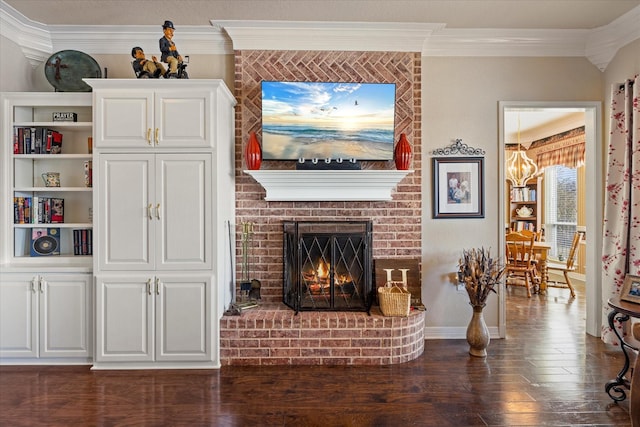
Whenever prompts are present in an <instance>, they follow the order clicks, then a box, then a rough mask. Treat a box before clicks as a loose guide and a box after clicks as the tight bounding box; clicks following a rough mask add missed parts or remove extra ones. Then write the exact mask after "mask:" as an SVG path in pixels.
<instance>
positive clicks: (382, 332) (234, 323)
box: [220, 305, 424, 366]
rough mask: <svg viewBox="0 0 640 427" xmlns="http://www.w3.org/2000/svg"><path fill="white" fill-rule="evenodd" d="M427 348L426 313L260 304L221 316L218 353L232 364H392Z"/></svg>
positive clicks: (223, 360)
mask: <svg viewBox="0 0 640 427" xmlns="http://www.w3.org/2000/svg"><path fill="white" fill-rule="evenodd" d="M423 351H424V312H420V311H412V312H411V313H410V314H409V316H408V317H385V316H383V315H382V314H381V313H380V311H379V309H378V307H373V308H372V310H371V316H369V315H367V313H364V312H317V311H316V312H311V311H302V312H299V313H298V314H297V315H296V314H295V312H294V311H293V310H291V309H289V308H288V307H285V306H284V305H271V306H264V305H263V306H260V307H258V308H254V309H251V310H248V311H245V312H243V313H242V315H241V316H224V317H223V318H222V319H221V321H220V356H221V363H222V365H223V366H230V365H391V364H397V363H404V362H408V361H410V360H413V359H415V358H417V357H418V356H420V355H421V354H422V353H423Z"/></svg>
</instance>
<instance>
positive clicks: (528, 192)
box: [511, 187, 536, 202]
mask: <svg viewBox="0 0 640 427" xmlns="http://www.w3.org/2000/svg"><path fill="white" fill-rule="evenodd" d="M511 201H512V202H535V201H536V190H535V188H529V187H514V188H512V189H511Z"/></svg>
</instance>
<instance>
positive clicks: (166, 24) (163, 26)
mask: <svg viewBox="0 0 640 427" xmlns="http://www.w3.org/2000/svg"><path fill="white" fill-rule="evenodd" d="M162 28H163V29H165V28H171V29H172V30H175V28H174V26H173V22H171V21H164V24H162Z"/></svg>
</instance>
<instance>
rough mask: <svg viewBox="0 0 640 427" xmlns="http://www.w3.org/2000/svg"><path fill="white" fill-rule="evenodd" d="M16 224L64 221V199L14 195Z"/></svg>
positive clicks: (14, 219) (58, 222) (59, 222)
mask: <svg viewBox="0 0 640 427" xmlns="http://www.w3.org/2000/svg"><path fill="white" fill-rule="evenodd" d="M13 223H14V224H61V223H64V199H60V198H56V197H37V196H35V197H14V198H13Z"/></svg>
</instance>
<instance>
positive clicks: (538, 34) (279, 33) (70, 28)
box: [0, 0, 640, 71]
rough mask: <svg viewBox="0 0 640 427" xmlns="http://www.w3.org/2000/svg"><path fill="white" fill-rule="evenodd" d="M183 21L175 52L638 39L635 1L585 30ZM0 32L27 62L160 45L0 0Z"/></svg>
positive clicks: (612, 44)
mask: <svg viewBox="0 0 640 427" xmlns="http://www.w3.org/2000/svg"><path fill="white" fill-rule="evenodd" d="M210 22H211V26H182V27H181V28H180V33H179V42H180V51H181V52H183V53H186V54H189V55H194V54H208V55H211V54H221V55H226V54H232V53H233V50H234V49H237V50H241V49H256V50H346V51H354V50H358V51H395V52H420V53H421V54H422V55H423V56H565V57H571V56H574V57H586V58H588V59H589V61H591V62H592V63H593V64H594V65H595V66H596V67H598V69H600V70H601V71H603V70H605V69H606V67H607V65H608V64H609V62H610V61H611V59H612V58H613V57H614V56H615V54H616V52H617V51H618V49H620V48H621V47H623V46H625V45H626V44H628V43H630V42H632V41H634V40H637V39H640V26H638V24H637V23H638V22H640V6H637V7H635V8H634V9H632V10H631V11H629V12H627V13H626V14H625V15H623V16H621V17H619V18H618V19H616V20H615V21H613V22H611V23H610V24H607V25H605V26H602V27H599V28H594V29H591V30H562V29H560V30H554V29H549V30H547V29H544V30H543V29H485V28H476V29H447V28H445V24H438V23H435V24H429V23H389V22H383V23H380V22H316V21H304V22H296V21H239V20H219V21H210ZM0 35H2V36H3V37H5V38H7V39H9V40H12V41H13V42H15V43H16V44H18V45H19V46H20V48H21V49H22V52H23V53H24V56H25V57H26V58H27V59H28V60H29V62H30V63H31V65H32V66H34V67H36V66H38V65H39V64H41V63H42V62H44V61H45V60H46V59H47V58H48V57H49V56H51V54H52V53H54V52H57V51H60V50H66V49H73V50H80V51H83V52H85V53H88V54H98V55H100V54H127V55H128V54H129V53H130V52H131V48H132V47H133V46H141V47H142V48H143V49H144V50H145V51H146V52H147V53H148V54H152V55H153V54H156V53H157V52H158V50H159V48H158V39H159V38H160V37H161V32H160V31H159V30H158V28H157V26H156V25H151V26H149V25H147V26H144V25H143V26H138V25H117V26H116V25H104V26H101V25H93V26H85V25H44V24H41V23H38V22H35V21H32V20H30V19H29V18H27V17H25V16H24V15H22V14H21V13H20V12H18V11H17V10H15V9H14V8H12V7H11V6H9V5H8V4H7V3H6V2H4V1H2V0H0Z"/></svg>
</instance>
